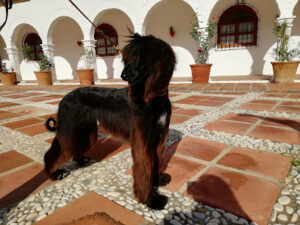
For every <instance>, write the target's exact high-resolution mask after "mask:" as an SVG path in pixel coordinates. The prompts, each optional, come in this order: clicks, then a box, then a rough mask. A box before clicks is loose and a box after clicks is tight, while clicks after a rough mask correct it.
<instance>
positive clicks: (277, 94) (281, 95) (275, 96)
mask: <svg viewBox="0 0 300 225" xmlns="http://www.w3.org/2000/svg"><path fill="white" fill-rule="evenodd" d="M287 95H288V93H277V92H270V93H264V94H262V95H260V97H271V98H285V97H287Z"/></svg>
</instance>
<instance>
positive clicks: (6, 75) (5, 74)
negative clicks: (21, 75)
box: [0, 63, 17, 86]
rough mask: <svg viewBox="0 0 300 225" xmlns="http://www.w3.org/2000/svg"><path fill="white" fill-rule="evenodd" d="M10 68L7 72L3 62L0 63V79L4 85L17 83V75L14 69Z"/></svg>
mask: <svg viewBox="0 0 300 225" xmlns="http://www.w3.org/2000/svg"><path fill="white" fill-rule="evenodd" d="M10 70H11V71H10V72H9V71H8V69H7V68H6V64H5V63H2V64H1V65H0V80H1V82H2V84H3V85H5V86H11V85H15V84H16V83H17V76H16V73H15V72H14V69H13V68H11V69H10Z"/></svg>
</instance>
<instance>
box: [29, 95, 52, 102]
mask: <svg viewBox="0 0 300 225" xmlns="http://www.w3.org/2000/svg"><path fill="white" fill-rule="evenodd" d="M52 99H53V98H52V97H49V96H42V97H34V98H27V99H26V101H31V102H43V101H49V100H52Z"/></svg>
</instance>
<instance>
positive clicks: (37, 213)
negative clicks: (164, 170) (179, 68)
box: [0, 92, 300, 225]
mask: <svg viewBox="0 0 300 225" xmlns="http://www.w3.org/2000/svg"><path fill="white" fill-rule="evenodd" d="M48 93H49V92H48ZM173 93H179V94H180V95H179V96H175V97H173V98H172V99H173V100H177V99H182V98H185V97H188V96H190V95H197V94H199V92H189V93H182V92H173ZM51 94H52V93H51ZM53 94H54V93H53ZM59 94H62V93H61V92H59ZM260 94H261V93H258V92H256V93H247V94H244V95H239V96H236V95H234V96H233V97H234V98H235V99H233V100H232V101H230V102H228V103H226V104H225V105H223V106H220V107H213V108H210V107H204V108H205V109H206V110H209V109H214V110H209V111H207V112H205V113H203V114H201V115H199V116H196V117H194V118H192V119H190V120H188V121H186V122H185V123H182V124H179V125H172V126H171V127H170V128H171V129H170V133H169V138H168V141H167V146H170V145H171V144H173V143H175V142H177V141H179V140H180V139H181V138H182V137H184V136H187V135H189V136H195V137H199V138H203V139H208V140H213V141H218V142H221V143H224V144H228V145H232V146H240V147H248V148H252V149H260V150H265V151H271V152H276V153H279V154H284V155H291V156H293V157H294V158H297V159H299V151H300V146H297V145H291V144H287V143H276V142H272V141H269V140H260V139H255V138H250V137H245V136H241V135H233V134H228V133H224V132H216V131H206V130H203V129H201V128H202V127H203V126H205V125H206V124H207V123H209V122H212V121H215V120H216V119H218V118H220V117H221V116H223V115H225V114H227V113H228V112H235V113H240V112H242V113H251V114H255V115H259V116H277V117H283V118H289V119H291V118H292V119H299V118H300V115H299V114H291V113H274V112H257V111H250V110H241V109H238V107H239V106H240V105H242V104H244V103H246V102H247V101H249V100H253V99H257V98H258V97H259V96H260ZM201 95H203V94H202V93H201ZM204 95H210V96H211V95H214V94H210V93H209V92H205V94H204ZM216 96H220V95H216ZM224 96H225V95H224ZM267 99H269V100H273V99H276V98H269V97H268V98H267ZM5 100H8V99H5V98H3V97H0V101H5ZM25 100H26V99H25ZM9 101H12V100H11V99H9ZM15 102H18V103H21V104H22V103H23V101H22V100H16V101H15ZM44 105H46V104H34V106H37V107H41V108H44ZM175 105H176V104H175ZM31 106H33V105H31ZM45 108H46V107H45ZM185 108H189V106H188V107H186V105H185ZM198 108H199V109H200V108H201V107H198ZM47 109H49V110H50V111H51V110H52V112H49V114H50V113H53V112H55V110H56V107H55V106H51V107H48V106H47ZM202 109H203V108H202ZM47 114H48V113H47ZM39 115H42V114H39ZM34 116H36V115H30V116H27V117H26V116H25V118H31V117H34ZM19 118H20V117H19ZM22 119H24V117H22ZM15 120H16V119H14V121H15ZM8 121H9V122H11V121H12V120H6V121H2V122H1V124H3V123H6V122H8ZM7 137H9V141H8V142H7V141H4V140H5V138H7ZM41 137H42V140H41ZM51 137H53V136H52V134H51V135H45V134H43V135H40V136H39V135H37V136H35V137H28V136H27V135H24V134H22V133H19V132H16V131H13V130H10V129H8V128H5V127H0V142H1V143H2V144H0V152H1V153H2V152H5V151H9V150H12V149H14V150H17V151H19V152H21V153H23V154H25V155H27V156H29V157H30V158H32V159H34V160H36V161H38V162H42V157H43V155H44V153H45V151H46V150H47V149H48V148H49V144H47V143H46V142H44V140H45V139H47V138H51ZM131 165H132V160H131V154H130V151H129V150H126V151H123V152H121V153H119V154H117V155H115V156H113V157H111V158H109V159H107V160H104V161H101V162H99V163H96V164H93V165H91V166H90V167H87V168H84V169H79V170H75V171H74V172H72V174H71V175H70V176H69V177H67V178H66V179H64V180H63V181H61V182H58V183H56V184H54V185H51V186H49V187H47V188H46V189H44V190H42V191H40V192H38V193H35V194H32V195H30V196H29V197H28V198H26V199H25V200H23V201H21V202H19V203H18V204H16V205H12V206H8V207H7V208H4V209H1V210H0V224H8V225H15V224H18V225H29V224H32V223H34V222H36V221H39V220H41V219H43V218H44V217H46V216H47V215H49V214H51V213H52V212H54V211H55V210H56V209H58V208H61V207H63V206H65V205H66V204H68V203H69V202H71V201H73V200H75V199H76V198H78V197H79V196H82V195H84V194H85V193H86V192H88V191H96V192H97V193H98V194H101V195H103V196H105V197H107V198H109V199H111V200H113V201H115V202H116V203H117V204H119V205H122V206H124V207H126V208H127V209H129V210H132V211H134V212H136V213H137V214H139V215H142V216H144V217H145V218H146V219H147V220H148V221H150V222H154V223H156V224H160V225H162V224H172V225H180V224H196V225H197V224H199V225H200V224H208V225H216V224H220V225H221V224H223V225H231V224H245V225H248V224H251V225H255V223H253V222H252V223H250V222H248V221H246V220H245V219H243V218H239V217H237V216H235V215H232V214H230V213H228V212H225V211H224V210H221V209H215V208H213V207H210V206H207V205H204V204H201V203H198V202H195V201H194V200H192V199H190V198H187V197H185V196H183V195H182V194H181V193H178V192H175V193H172V192H169V191H166V190H164V189H160V190H161V191H162V192H164V193H165V194H166V195H167V196H168V197H169V203H168V204H167V206H166V209H165V210H162V211H153V210H150V209H148V208H147V207H145V206H144V205H142V204H138V203H137V202H136V201H135V200H134V198H133V194H132V178H131V176H129V175H127V174H125V171H126V170H128V169H129V168H131ZM68 166H70V168H72V166H73V167H76V166H75V165H72V164H71V165H68ZM116 171H117V172H116ZM95 177H96V178H95ZM299 184H300V166H293V167H292V169H291V170H290V173H289V174H288V176H287V178H286V179H285V182H284V184H283V188H282V191H281V193H280V195H279V196H278V201H277V203H276V204H275V205H274V210H273V212H272V215H271V218H270V221H269V224H274V225H275V224H276V225H279V224H282V225H285V224H289V225H291V224H295V225H296V224H297V223H298V222H299V221H300V220H299V218H300V210H299V208H300V186H299ZM53 196H54V197H53Z"/></svg>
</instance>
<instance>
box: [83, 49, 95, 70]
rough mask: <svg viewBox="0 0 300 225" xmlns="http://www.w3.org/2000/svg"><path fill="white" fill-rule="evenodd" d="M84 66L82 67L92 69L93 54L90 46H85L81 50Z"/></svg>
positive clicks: (93, 62)
mask: <svg viewBox="0 0 300 225" xmlns="http://www.w3.org/2000/svg"><path fill="white" fill-rule="evenodd" d="M82 55H83V58H82V60H83V62H84V68H82V69H94V64H95V54H94V51H93V49H92V48H85V49H84V52H83V54H82Z"/></svg>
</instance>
